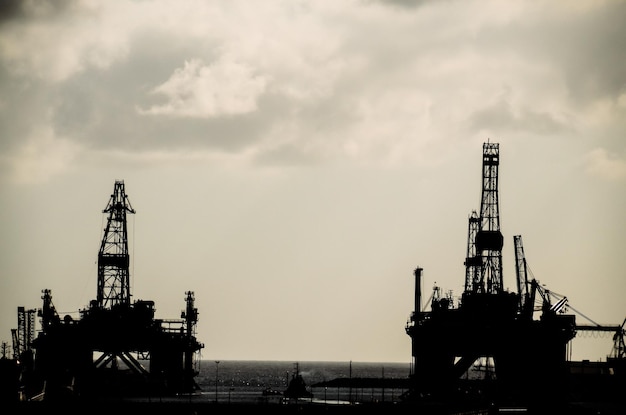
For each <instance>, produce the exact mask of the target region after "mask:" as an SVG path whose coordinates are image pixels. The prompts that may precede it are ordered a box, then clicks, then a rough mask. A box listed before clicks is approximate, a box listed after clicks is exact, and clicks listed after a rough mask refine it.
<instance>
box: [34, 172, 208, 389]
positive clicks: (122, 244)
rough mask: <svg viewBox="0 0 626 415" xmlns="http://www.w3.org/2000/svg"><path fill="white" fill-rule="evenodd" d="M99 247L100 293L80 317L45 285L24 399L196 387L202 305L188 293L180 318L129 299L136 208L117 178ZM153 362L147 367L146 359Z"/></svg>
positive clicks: (122, 183)
mask: <svg viewBox="0 0 626 415" xmlns="http://www.w3.org/2000/svg"><path fill="white" fill-rule="evenodd" d="M103 213H106V214H108V220H107V224H106V228H105V230H104V236H103V238H102V243H101V245H100V250H99V252H98V284H97V297H96V299H95V300H92V301H91V302H90V304H89V307H88V308H87V309H84V310H81V311H80V319H78V320H74V319H73V318H72V317H71V316H69V315H66V316H65V317H63V318H60V316H59V315H58V313H57V311H56V309H55V307H54V305H53V303H52V293H51V291H50V290H47V289H46V290H43V296H42V300H43V306H42V308H41V309H39V312H38V315H39V317H40V318H41V331H40V333H39V334H38V336H37V337H36V338H35V339H34V340H33V341H32V353H31V358H30V359H27V362H28V361H30V363H29V364H25V365H24V373H23V374H22V379H23V381H24V385H23V387H24V392H23V393H24V395H25V398H26V399H59V398H61V397H66V396H71V397H103V396H114V397H115V396H124V395H129V394H130V395H133V394H139V395H145V394H152V395H154V396H156V395H158V394H163V395H167V394H178V393H190V392H193V391H195V390H196V389H198V386H197V384H196V382H195V380H194V378H195V376H196V375H197V373H198V372H197V368H196V365H197V363H198V361H197V360H195V356H196V355H197V354H198V352H199V351H200V350H201V349H202V348H203V347H204V345H203V344H202V343H200V342H198V341H197V339H196V336H195V327H196V323H197V320H198V311H197V309H196V308H195V306H194V294H193V292H191V291H189V292H186V293H185V294H186V298H185V302H186V308H185V310H184V311H183V312H182V314H181V319H175V320H159V319H155V308H154V302H153V301H144V300H137V301H134V302H131V292H130V284H129V264H130V255H129V252H128V232H127V220H126V216H127V214H129V213H135V210H134V209H133V208H132V207H131V205H130V202H129V200H128V197H127V196H126V194H125V189H124V182H123V181H116V182H115V187H114V192H113V194H112V195H111V199H110V201H109V203H108V205H107V206H106V208H105V209H104V211H103ZM145 365H147V367H146V366H145Z"/></svg>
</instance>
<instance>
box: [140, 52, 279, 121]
mask: <svg viewBox="0 0 626 415" xmlns="http://www.w3.org/2000/svg"><path fill="white" fill-rule="evenodd" d="M266 85H267V80H266V78H265V77H264V76H262V75H257V74H255V73H254V71H253V69H252V68H250V67H249V66H247V65H245V64H242V63H239V62H234V61H231V60H228V59H220V60H218V61H217V62H215V63H213V64H211V65H204V64H203V63H202V61H201V60H200V59H192V60H189V61H186V62H185V64H184V66H183V67H182V68H178V69H176V70H175V71H174V73H173V74H172V76H171V77H170V78H169V79H168V80H167V81H165V82H164V83H162V84H161V85H159V86H157V87H156V88H154V90H153V93H154V94H157V95H163V96H165V97H166V98H167V102H166V103H165V104H162V105H153V106H151V107H150V108H148V109H147V110H142V109H139V112H140V113H142V114H151V115H169V116H173V117H199V118H210V117H217V116H221V115H236V114H245V113H249V112H253V111H255V110H256V109H257V100H258V99H259V96H260V95H261V94H262V93H263V92H264V90H265V87H266Z"/></svg>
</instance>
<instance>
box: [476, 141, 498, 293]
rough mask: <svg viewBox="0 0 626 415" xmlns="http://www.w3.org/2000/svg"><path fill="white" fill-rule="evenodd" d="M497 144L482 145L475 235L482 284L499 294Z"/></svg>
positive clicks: (487, 290) (487, 289)
mask: <svg viewBox="0 0 626 415" xmlns="http://www.w3.org/2000/svg"><path fill="white" fill-rule="evenodd" d="M499 153H500V151H499V146H498V143H484V144H483V180H482V198H481V202H480V230H479V231H478V233H477V234H476V250H477V252H478V254H479V255H481V256H482V270H481V279H480V280H481V284H485V283H486V292H487V293H490V294H495V293H499V292H501V291H502V246H503V244H504V241H503V238H502V233H501V232H500V214H499V204H498V166H499V164H500V154H499Z"/></svg>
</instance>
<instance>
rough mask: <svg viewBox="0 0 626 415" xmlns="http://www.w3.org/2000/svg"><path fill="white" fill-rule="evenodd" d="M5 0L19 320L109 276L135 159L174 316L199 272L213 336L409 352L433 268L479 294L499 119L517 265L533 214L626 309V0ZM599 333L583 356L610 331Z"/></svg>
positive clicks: (566, 283)
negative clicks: (112, 234)
mask: <svg viewBox="0 0 626 415" xmlns="http://www.w3.org/2000/svg"><path fill="white" fill-rule="evenodd" d="M0 12H1V15H0V16H1V17H0V91H2V92H1V94H0V172H1V173H0V200H1V203H2V209H1V211H0V229H1V232H2V235H3V236H2V238H1V239H0V244H1V246H0V307H1V309H0V340H2V341H6V342H8V343H9V344H10V341H11V332H10V330H11V329H12V328H15V327H17V315H16V310H17V307H18V306H24V307H26V308H38V307H41V298H40V297H41V290H43V289H50V290H52V296H53V302H54V304H55V306H56V308H57V310H59V312H60V313H61V314H62V315H65V314H70V315H72V316H74V317H76V318H77V317H78V313H77V311H78V310H80V309H83V308H85V307H86V306H87V305H88V303H89V301H90V300H91V299H94V298H96V282H97V267H96V260H97V253H98V248H99V244H100V240H101V238H102V231H103V227H104V224H105V221H106V216H105V215H104V214H103V213H102V210H103V209H104V208H105V207H106V205H107V202H108V200H109V197H110V195H111V193H112V191H113V187H114V183H115V181H116V180H124V183H125V186H126V192H127V195H128V197H129V200H130V202H131V204H132V206H133V208H134V209H135V210H136V212H137V213H136V214H135V215H131V216H130V217H129V227H130V232H131V233H130V240H131V242H130V245H131V255H132V268H131V274H132V275H131V290H132V294H133V298H134V299H135V300H137V299H143V300H153V301H155V303H156V309H157V317H159V318H178V317H179V316H180V312H181V310H183V308H184V306H185V304H184V299H185V292H186V291H193V292H194V293H195V298H196V306H197V307H198V309H199V313H200V316H199V319H200V320H199V322H198V327H197V336H198V338H199V340H200V341H202V342H203V343H204V344H205V348H204V349H203V351H202V357H203V358H205V359H268V360H270V359H271V360H293V361H298V360H300V361H306V360H334V361H348V360H354V361H378V362H410V360H411V355H410V338H409V337H408V336H407V335H406V334H405V331H404V328H405V324H406V322H407V319H408V317H409V316H410V314H411V312H412V311H413V292H414V277H413V270H414V268H416V267H417V266H420V267H422V268H423V269H424V287H423V290H424V292H425V293H427V294H429V293H430V292H431V289H432V287H433V286H434V285H438V286H440V287H442V289H444V290H446V291H452V294H453V295H454V296H460V295H461V293H462V290H463V284H464V275H465V274H464V273H465V270H464V266H463V261H464V258H465V250H466V244H467V218H468V216H469V215H470V213H471V211H472V210H477V209H479V207H480V189H481V156H482V144H483V143H484V142H486V141H491V142H497V143H500V155H501V165H500V192H499V195H500V214H501V226H502V232H503V234H504V237H505V246H504V251H505V252H504V261H503V262H504V276H503V279H504V285H505V287H508V288H509V289H511V290H514V289H515V269H514V260H513V236H514V235H522V237H523V242H524V250H525V254H526V258H527V260H528V264H529V267H530V270H531V272H532V275H533V276H534V277H535V278H536V279H538V280H539V281H540V282H541V283H542V284H544V285H545V286H546V288H548V289H550V290H551V291H553V292H555V293H558V294H561V295H565V296H567V298H568V300H569V305H570V308H569V312H576V313H577V315H578V317H577V319H578V322H579V323H581V324H590V321H593V322H596V323H600V324H621V323H622V321H623V320H624V317H626V301H624V293H625V292H626V273H625V271H624V270H625V269H626V255H625V247H626V220H625V216H624V212H626V136H625V135H626V54H625V53H624V46H623V45H624V44H626V26H625V25H624V24H623V23H624V21H626V2H624V1H594V0H589V1H587V0H583V1H577V2H570V1H565V0H564V1H533V2H527V1H507V2H501V1H485V0H481V1H465V0H464V1H454V0H448V1H445V0H442V1H417V0H415V1H411V0H404V1H402V0H395V1H394V0H378V1H377V0H344V1H340V2H337V1H316V2H311V1H299V0H284V1H281V0H268V1H263V2H250V1H238V0H224V1H200V0H198V1H192V0H183V1H177V2H171V1H165V0H162V1H159V0H154V1H151V0H150V1H148V0H146V1H124V0H120V1H115V2H98V1H88V0H85V1H38V0H30V1H18V0H13V1H4V2H2V5H1V6H0ZM425 295H426V294H425ZM582 316H584V317H582ZM583 335H584V333H583ZM583 335H580V338H577V339H575V341H574V343H573V345H572V355H573V358H581V359H582V358H588V359H591V360H596V359H600V358H604V357H606V355H607V354H608V353H609V352H610V351H611V346H612V341H611V338H610V337H605V338H600V339H589V338H583Z"/></svg>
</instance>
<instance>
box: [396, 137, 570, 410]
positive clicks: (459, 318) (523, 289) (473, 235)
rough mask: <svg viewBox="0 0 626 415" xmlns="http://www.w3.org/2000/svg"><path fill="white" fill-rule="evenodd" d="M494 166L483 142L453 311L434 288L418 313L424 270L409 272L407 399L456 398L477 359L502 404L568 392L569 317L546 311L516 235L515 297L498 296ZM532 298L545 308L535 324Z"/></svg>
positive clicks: (491, 148)
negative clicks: (490, 374) (461, 287)
mask: <svg viewBox="0 0 626 415" xmlns="http://www.w3.org/2000/svg"><path fill="white" fill-rule="evenodd" d="M499 161H500V158H499V146H498V144H497V143H484V144H483V160H482V198H481V207H480V213H477V212H476V211H473V212H472V213H471V214H470V216H469V227H468V243H467V256H466V259H465V267H466V276H465V291H464V292H463V294H462V296H461V299H460V302H459V304H456V305H455V304H454V301H453V299H452V297H451V296H450V295H443V296H442V295H441V292H440V289H439V288H438V287H436V288H435V292H434V295H433V297H432V301H431V310H430V311H423V310H422V304H421V288H420V285H421V279H422V269H421V268H417V269H416V270H415V278H416V282H415V311H414V312H413V313H412V314H411V317H410V319H409V321H408V323H407V326H406V332H407V334H408V335H409V336H410V337H411V340H412V342H411V343H412V356H413V369H412V374H411V380H412V388H411V390H410V392H409V393H408V394H407V398H409V399H410V398H425V397H426V398H427V397H437V396H440V397H450V396H454V394H458V393H459V392H460V391H461V390H462V388H463V387H462V385H463V383H462V381H461V379H462V377H463V375H465V374H466V373H467V372H468V369H469V368H470V367H471V366H472V365H474V363H475V362H476V361H478V360H479V359H484V360H487V361H489V362H492V364H493V370H494V379H495V380H496V381H495V382H493V383H492V385H491V387H492V388H494V389H495V390H492V392H494V393H495V396H497V397H499V398H501V399H508V400H510V401H516V400H521V399H523V400H528V399H529V398H530V399H537V400H544V401H545V400H551V399H560V398H561V397H563V396H564V394H565V392H566V390H565V389H566V387H567V386H566V385H567V373H568V368H567V365H566V362H567V344H568V342H569V341H570V340H571V339H572V338H574V337H575V335H576V320H575V316H574V315H566V314H563V306H564V304H565V301H566V300H564V301H559V302H557V303H555V304H551V302H550V298H549V296H548V295H547V294H546V293H545V292H544V290H543V289H542V287H541V286H540V285H539V284H538V283H537V281H535V280H534V279H533V280H531V281H528V278H527V276H526V260H525V258H524V255H523V246H522V242H521V236H515V237H514V245H515V249H516V270H517V288H518V292H517V293H513V292H508V291H505V290H504V289H503V281H502V247H503V236H502V233H501V231H500V218H499V206H498V204H499V203H498V166H499ZM537 293H539V295H540V296H541V297H542V298H543V306H542V307H541V316H540V318H539V319H538V320H535V319H534V318H533V314H534V302H535V297H536V294H537ZM465 392H467V391H465ZM482 392H486V391H482ZM461 393H464V392H461Z"/></svg>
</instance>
